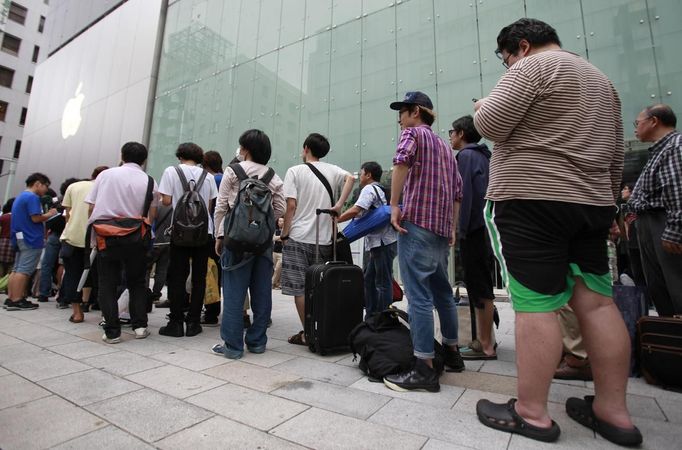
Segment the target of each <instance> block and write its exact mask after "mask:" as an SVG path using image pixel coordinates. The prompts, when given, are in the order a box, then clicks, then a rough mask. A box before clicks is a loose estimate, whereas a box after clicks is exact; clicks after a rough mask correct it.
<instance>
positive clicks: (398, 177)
mask: <svg viewBox="0 0 682 450" xmlns="http://www.w3.org/2000/svg"><path fill="white" fill-rule="evenodd" d="M409 171H410V168H409V167H408V166H406V165H404V164H396V165H394V166H393V174H392V175H391V225H393V228H395V229H396V230H397V231H398V232H399V233H401V234H405V233H407V230H406V229H405V228H403V227H401V226H400V222H401V218H402V217H401V216H402V212H401V211H400V207H399V206H398V202H400V194H402V192H403V187H404V186H405V180H407V174H408V172H409Z"/></svg>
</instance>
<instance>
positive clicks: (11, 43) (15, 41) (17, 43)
mask: <svg viewBox="0 0 682 450" xmlns="http://www.w3.org/2000/svg"><path fill="white" fill-rule="evenodd" d="M19 47H21V39H19V38H18V37H16V36H12V35H11V34H7V33H5V34H4V35H3V36H2V46H0V48H1V49H2V51H3V52H5V53H9V54H10V55H14V56H17V55H19Z"/></svg>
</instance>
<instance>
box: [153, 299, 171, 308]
mask: <svg viewBox="0 0 682 450" xmlns="http://www.w3.org/2000/svg"><path fill="white" fill-rule="evenodd" d="M154 306H156V307H157V308H170V302H169V301H168V300H164V301H162V302H161V301H158V302H156V303H155V304H154Z"/></svg>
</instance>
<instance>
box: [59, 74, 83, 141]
mask: <svg viewBox="0 0 682 450" xmlns="http://www.w3.org/2000/svg"><path fill="white" fill-rule="evenodd" d="M82 88H83V83H82V82H81V83H78V88H77V89H76V94H75V96H74V97H73V98H70V99H69V101H68V102H66V106H65V107H64V113H63V114H62V138H64V139H66V138H68V137H71V136H75V135H76V133H78V128H79V127H80V126H81V105H82V104H83V100H85V95H83V93H82V92H81V89H82Z"/></svg>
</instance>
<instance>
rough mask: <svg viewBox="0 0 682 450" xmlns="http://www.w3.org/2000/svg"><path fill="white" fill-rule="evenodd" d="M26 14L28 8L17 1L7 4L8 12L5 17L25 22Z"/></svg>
mask: <svg viewBox="0 0 682 450" xmlns="http://www.w3.org/2000/svg"><path fill="white" fill-rule="evenodd" d="M27 14H28V9H26V8H24V7H23V6H21V5H20V4H18V3H14V2H12V3H10V4H9V13H8V14H7V18H8V19H9V20H11V21H13V22H16V23H20V24H22V25H23V24H24V22H26V15H27Z"/></svg>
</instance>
